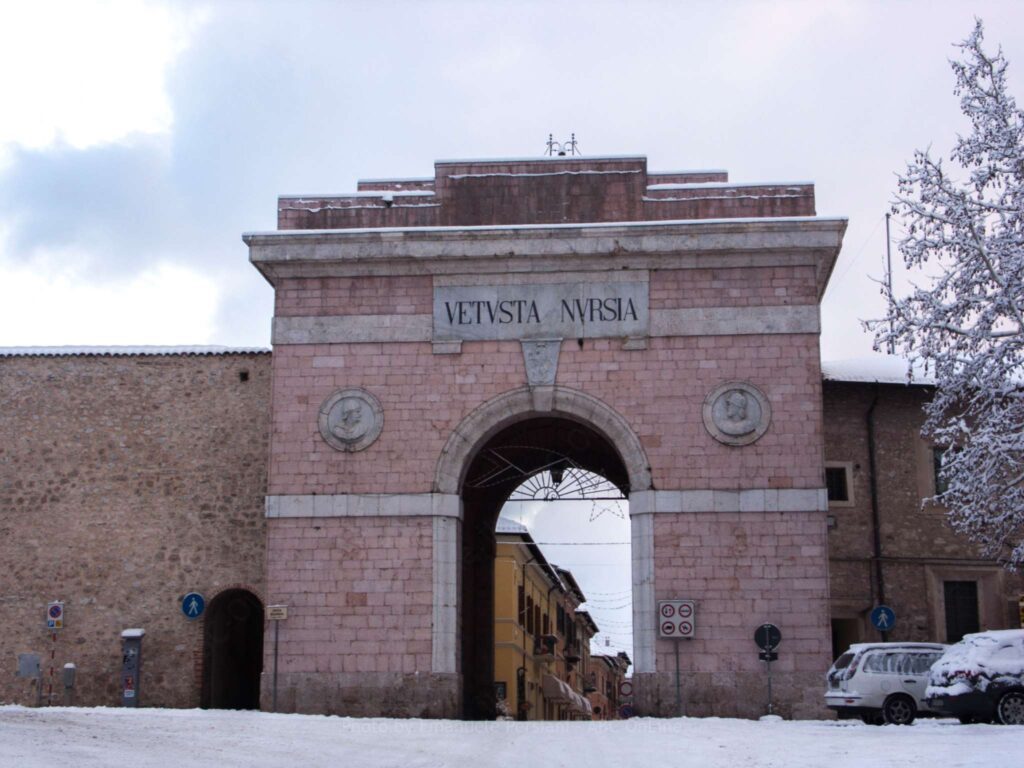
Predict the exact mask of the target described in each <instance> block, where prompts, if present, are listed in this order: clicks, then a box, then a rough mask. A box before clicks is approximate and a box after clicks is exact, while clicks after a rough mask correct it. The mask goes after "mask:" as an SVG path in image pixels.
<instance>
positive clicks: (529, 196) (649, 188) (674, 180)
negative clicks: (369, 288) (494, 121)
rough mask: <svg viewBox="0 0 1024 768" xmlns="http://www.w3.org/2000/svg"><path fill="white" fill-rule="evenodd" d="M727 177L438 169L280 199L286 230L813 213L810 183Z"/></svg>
mask: <svg viewBox="0 0 1024 768" xmlns="http://www.w3.org/2000/svg"><path fill="white" fill-rule="evenodd" d="M727 178H728V175H727V174H726V173H725V172H703V173H702V172H695V173H684V172H676V173H673V172H669V173H663V174H658V173H652V174H648V171H647V160H646V158H643V157H633V158H549V159H538V160H534V161H527V160H507V161H501V160H495V161H487V160H475V161H465V162H439V163H437V164H436V166H435V177H434V179H433V181H429V180H424V179H420V180H409V181H403V180H394V181H389V180H375V181H363V182H360V183H359V193H358V194H356V195H322V196H321V195H312V196H307V197H301V198H299V197H282V198H281V199H280V201H279V205H278V229H281V230H287V229H352V228H363V227H368V228H379V227H430V226H459V227H464V226H479V225H504V224H561V223H567V222H576V223H579V222H612V221H666V220H675V219H718V218H763V217H778V216H813V215H815V202H814V187H813V185H811V184H771V183H769V184H757V185H732V184H729V183H728V182H727V181H726V179H727ZM665 185H671V187H670V188H665ZM410 192H411V193H422V192H433V194H429V195H427V194H408V193H410ZM373 193H379V194H373ZM403 193H406V194H403Z"/></svg>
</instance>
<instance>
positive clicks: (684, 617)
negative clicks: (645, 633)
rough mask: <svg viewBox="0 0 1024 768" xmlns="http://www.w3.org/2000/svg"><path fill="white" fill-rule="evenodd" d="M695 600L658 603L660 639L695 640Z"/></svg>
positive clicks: (662, 601) (661, 601) (660, 601)
mask: <svg viewBox="0 0 1024 768" xmlns="http://www.w3.org/2000/svg"><path fill="white" fill-rule="evenodd" d="M694 611H695V606H694V602H693V600H659V601H658V634H659V636H660V637H665V638H671V639H674V640H676V639H679V638H685V639H687V640H691V639H693V632H694V628H695V627H694V618H695V617H694Z"/></svg>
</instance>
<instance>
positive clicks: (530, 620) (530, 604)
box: [526, 597, 533, 635]
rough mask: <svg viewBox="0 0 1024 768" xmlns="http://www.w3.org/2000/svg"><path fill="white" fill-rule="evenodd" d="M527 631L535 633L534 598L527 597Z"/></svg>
mask: <svg viewBox="0 0 1024 768" xmlns="http://www.w3.org/2000/svg"><path fill="white" fill-rule="evenodd" d="M526 633H527V634H528V635H532V634H533V598H532V597H528V598H526Z"/></svg>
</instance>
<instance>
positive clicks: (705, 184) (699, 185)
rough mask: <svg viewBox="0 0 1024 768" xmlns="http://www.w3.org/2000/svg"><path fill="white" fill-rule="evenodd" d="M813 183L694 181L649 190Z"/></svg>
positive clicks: (806, 183) (651, 186) (810, 183)
mask: <svg viewBox="0 0 1024 768" xmlns="http://www.w3.org/2000/svg"><path fill="white" fill-rule="evenodd" d="M813 186H814V182H813V181H754V182H749V183H744V184H740V183H737V182H734V181H693V182H687V183H685V184H683V183H680V184H648V185H647V188H648V189H730V188H732V187H813Z"/></svg>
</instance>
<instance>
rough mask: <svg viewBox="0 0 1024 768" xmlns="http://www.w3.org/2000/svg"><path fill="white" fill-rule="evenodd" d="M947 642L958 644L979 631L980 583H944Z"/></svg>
mask: <svg viewBox="0 0 1024 768" xmlns="http://www.w3.org/2000/svg"><path fill="white" fill-rule="evenodd" d="M942 589H943V598H944V600H945V605H946V642H947V643H957V642H959V641H960V640H962V639H963V636H964V635H969V634H971V633H972V632H977V631H978V628H979V627H978V582H976V581H944V582H942Z"/></svg>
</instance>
